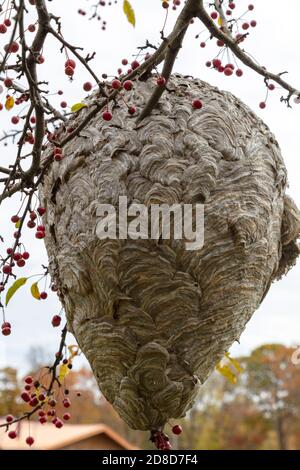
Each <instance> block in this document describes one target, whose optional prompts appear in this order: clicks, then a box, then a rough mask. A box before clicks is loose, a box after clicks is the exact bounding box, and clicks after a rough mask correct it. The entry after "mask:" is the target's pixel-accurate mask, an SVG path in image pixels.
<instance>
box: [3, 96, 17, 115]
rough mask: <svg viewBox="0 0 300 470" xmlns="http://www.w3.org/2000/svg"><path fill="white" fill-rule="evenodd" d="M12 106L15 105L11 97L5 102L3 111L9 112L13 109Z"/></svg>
mask: <svg viewBox="0 0 300 470" xmlns="http://www.w3.org/2000/svg"><path fill="white" fill-rule="evenodd" d="M14 104H15V100H14V99H13V97H12V96H8V97H7V98H6V102H5V109H7V111H10V110H11V109H12V108H13V107H14Z"/></svg>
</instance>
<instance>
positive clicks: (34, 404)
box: [29, 396, 39, 408]
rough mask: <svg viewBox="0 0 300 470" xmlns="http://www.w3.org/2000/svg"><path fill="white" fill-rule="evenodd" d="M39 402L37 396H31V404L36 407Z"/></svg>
mask: <svg viewBox="0 0 300 470" xmlns="http://www.w3.org/2000/svg"><path fill="white" fill-rule="evenodd" d="M38 403H39V401H38V399H37V397H36V396H34V397H33V398H31V400H30V402H29V405H30V406H31V407H32V408H34V407H35V406H37V405H38Z"/></svg>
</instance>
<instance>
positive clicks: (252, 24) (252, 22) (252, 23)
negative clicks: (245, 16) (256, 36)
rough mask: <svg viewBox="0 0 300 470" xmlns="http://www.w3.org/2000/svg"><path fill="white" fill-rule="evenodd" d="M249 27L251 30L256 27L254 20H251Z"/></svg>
mask: <svg viewBox="0 0 300 470" xmlns="http://www.w3.org/2000/svg"><path fill="white" fill-rule="evenodd" d="M250 25H251V26H252V28H255V26H256V25H257V22H256V21H255V20H252V21H251V22H250Z"/></svg>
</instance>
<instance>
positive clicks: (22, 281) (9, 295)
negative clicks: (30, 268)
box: [5, 277, 27, 305]
mask: <svg viewBox="0 0 300 470" xmlns="http://www.w3.org/2000/svg"><path fill="white" fill-rule="evenodd" d="M26 281H27V277H21V278H20V279H17V280H16V281H15V282H14V283H13V285H12V286H10V288H9V289H8V291H7V294H6V299H5V305H7V304H8V302H9V301H10V299H11V298H12V296H13V295H14V294H15V293H16V292H17V290H18V289H19V288H20V287H22V286H24V284H26Z"/></svg>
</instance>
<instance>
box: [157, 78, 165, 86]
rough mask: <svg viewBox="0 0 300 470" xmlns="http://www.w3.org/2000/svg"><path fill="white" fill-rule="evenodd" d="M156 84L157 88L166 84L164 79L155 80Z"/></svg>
mask: <svg viewBox="0 0 300 470" xmlns="http://www.w3.org/2000/svg"><path fill="white" fill-rule="evenodd" d="M156 83H157V85H158V86H165V84H166V79H165V77H158V79H157V80H156Z"/></svg>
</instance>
